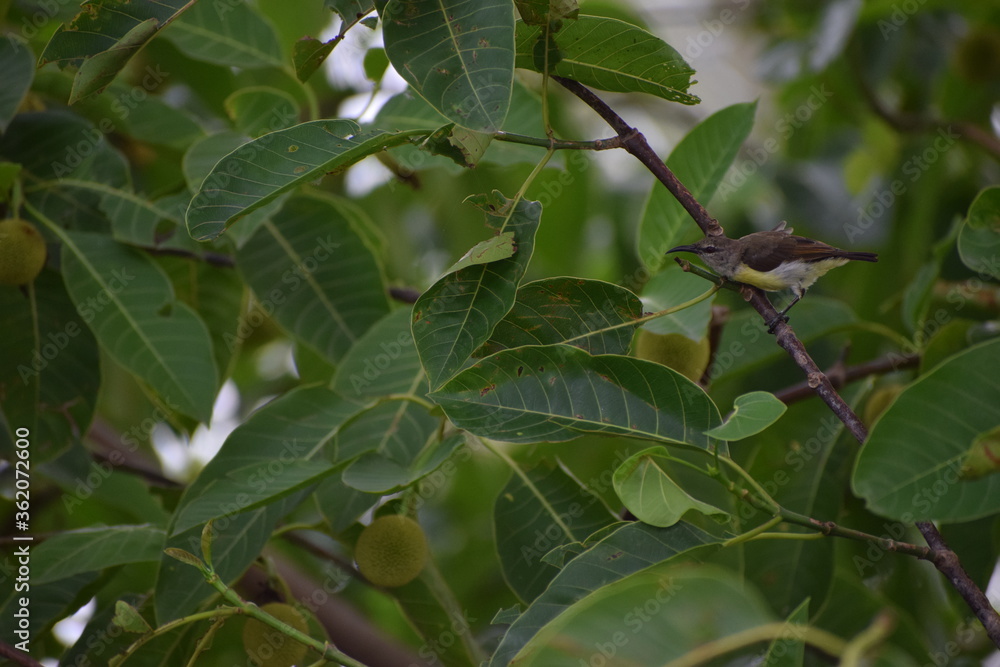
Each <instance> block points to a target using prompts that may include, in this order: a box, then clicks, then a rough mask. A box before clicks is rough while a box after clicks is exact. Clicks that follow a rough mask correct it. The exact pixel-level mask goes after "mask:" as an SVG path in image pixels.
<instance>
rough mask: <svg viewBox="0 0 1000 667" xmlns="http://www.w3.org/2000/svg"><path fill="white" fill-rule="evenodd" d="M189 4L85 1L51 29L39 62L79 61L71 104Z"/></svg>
mask: <svg viewBox="0 0 1000 667" xmlns="http://www.w3.org/2000/svg"><path fill="white" fill-rule="evenodd" d="M192 4H195V3H193V2H189V1H188V0H161V1H160V2H127V1H126V0H93V1H92V2H86V3H84V4H83V5H82V9H83V11H81V12H80V13H79V14H78V15H77V16H76V18H74V19H73V21H72V22H71V23H69V24H66V25H61V26H59V28H57V29H56V31H55V33H54V34H53V35H52V38H51V39H50V40H49V43H48V44H46V46H45V50H44V51H43V52H42V55H41V57H40V58H39V65H44V64H46V63H49V62H57V63H59V65H60V67H65V66H66V65H69V64H73V65H77V66H79V68H80V69H79V70H78V71H77V73H76V77H75V78H74V80H73V90H72V92H71V93H70V97H69V102H70V104H72V103H74V102H76V101H78V100H80V99H83V98H84V97H88V96H90V95H93V94H94V93H98V92H100V91H101V90H103V89H104V88H105V87H107V86H108V85H109V84H110V83H111V82H112V81H113V80H114V78H115V77H116V76H117V75H118V72H120V71H121V70H122V69H123V68H124V67H125V66H126V65H127V64H128V62H129V61H130V60H131V59H132V56H134V55H135V54H136V53H138V51H139V49H141V48H142V47H143V46H145V45H146V43H147V42H149V40H151V39H152V38H153V37H155V36H156V35H157V33H158V32H159V31H160V30H161V29H163V28H164V27H166V26H167V24H169V23H170V22H171V21H173V20H174V19H176V18H178V17H179V16H180V15H181V13H182V12H184V11H186V10H188V9H189V8H190V6H191V5H192ZM201 4H206V3H201ZM157 72H158V70H157ZM157 76H158V77H159V81H162V80H163V79H162V76H160V75H159V74H157ZM159 81H157V83H159Z"/></svg>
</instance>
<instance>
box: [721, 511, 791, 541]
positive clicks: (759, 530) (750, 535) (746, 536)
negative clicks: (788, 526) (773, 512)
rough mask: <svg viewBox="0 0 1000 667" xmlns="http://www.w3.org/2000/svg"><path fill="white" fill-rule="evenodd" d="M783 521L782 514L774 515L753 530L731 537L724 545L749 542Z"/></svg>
mask: <svg viewBox="0 0 1000 667" xmlns="http://www.w3.org/2000/svg"><path fill="white" fill-rule="evenodd" d="M781 522H782V518H781V517H780V516H773V517H771V518H770V519H768V520H767V521H765V522H764V523H762V524H760V525H759V526H757V527H756V528H754V529H753V530H748V531H747V532H745V533H742V534H740V535H737V536H736V537H731V538H729V539H728V540H726V541H725V542H723V543H722V546H723V547H731V546H734V545H737V544H741V543H742V542H749V541H750V540H752V539H754V538H755V537H757V536H758V535H762V534H764V533H766V532H767V531H768V530H770V529H771V528H774V527H775V526H777V525H778V524H779V523H781Z"/></svg>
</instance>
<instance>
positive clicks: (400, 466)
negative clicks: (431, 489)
mask: <svg viewBox="0 0 1000 667" xmlns="http://www.w3.org/2000/svg"><path fill="white" fill-rule="evenodd" d="M434 421H435V422H436V420H434ZM436 425H437V424H436V423H435V426H436ZM394 426H395V424H394ZM464 445H465V436H464V435H461V434H456V435H453V436H451V437H449V438H445V439H444V440H440V439H439V438H437V437H435V438H433V439H432V440H431V442H430V443H427V446H425V447H422V448H421V449H419V450H417V451H416V452H404V454H407V455H409V458H410V459H411V460H410V461H405V460H404V461H402V462H400V461H398V460H397V458H396V457H398V456H399V455H398V454H392V453H391V452H390V453H389V455H387V454H384V453H376V452H368V453H366V454H362V455H361V456H359V457H358V458H357V459H355V460H354V461H353V462H352V463H351V464H350V465H348V466H347V468H346V469H345V470H344V475H343V477H342V479H343V481H344V484H347V485H348V486H350V487H352V488H354V489H357V490H358V491H364V492H366V493H378V494H388V493H398V492H400V491H402V490H403V489H405V488H406V487H408V486H412V485H413V484H415V483H417V482H419V481H420V480H421V479H423V478H424V477H426V476H428V475H430V474H431V473H433V472H434V471H435V470H437V469H438V468H440V467H441V466H442V465H444V463H445V461H447V460H448V459H449V458H450V457H451V456H452V455H453V454H454V453H455V452H456V451H458V450H459V449H460V448H461V447H463V446H464ZM400 458H402V457H400Z"/></svg>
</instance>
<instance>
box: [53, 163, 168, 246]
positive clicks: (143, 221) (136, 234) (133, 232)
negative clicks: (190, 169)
mask: <svg viewBox="0 0 1000 667" xmlns="http://www.w3.org/2000/svg"><path fill="white" fill-rule="evenodd" d="M59 187H69V188H80V189H81V190H89V191H91V192H96V193H98V194H99V195H100V196H101V203H100V208H101V211H103V212H104V214H105V215H107V216H108V219H109V220H111V235H112V236H113V237H114V238H115V240H117V241H121V242H122V243H129V244H132V245H142V246H154V245H156V240H157V239H156V232H157V227H158V226H159V225H160V223H162V222H164V221H168V222H171V223H173V224H175V225H183V224H184V220H183V217H182V216H183V210H180V211H178V210H176V209H172V208H166V207H163V206H161V205H159V204H157V203H156V202H152V201H149V200H148V199H146V198H145V197H142V196H140V195H137V194H135V193H132V192H128V191H126V190H120V189H118V188H113V187H111V186H109V185H104V184H103V183H97V182H94V181H87V180H81V179H78V178H62V179H59Z"/></svg>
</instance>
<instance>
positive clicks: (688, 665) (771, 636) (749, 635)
mask: <svg viewBox="0 0 1000 667" xmlns="http://www.w3.org/2000/svg"><path fill="white" fill-rule="evenodd" d="M776 639H782V640H785V641H801V642H803V643H805V644H809V645H810V646H813V647H815V648H817V649H819V650H820V651H822V652H823V653H826V654H827V655H831V656H834V657H837V656H840V655H842V654H843V653H844V651H845V650H846V648H847V646H848V643H847V642H845V641H844V640H843V639H841V638H840V637H838V636H837V635H835V634H833V633H831V632H827V631H826V630H820V629H819V628H814V627H812V626H808V625H798V624H796V623H786V622H783V621H776V622H774V623H765V624H764V625H758V626H757V627H756V628H748V629H747V630H743V631H741V632H736V633H733V634H731V635H727V636H725V637H720V638H718V639H715V640H712V641H710V642H706V643H704V644H702V645H701V646H698V647H697V648H695V649H692V650H691V651H688V652H687V653H685V654H684V655H683V656H681V657H679V658H677V659H676V660H671V661H670V662H668V663H666V664H665V665H663V667H696V666H697V665H702V664H705V663H706V662H709V661H711V660H714V659H716V658H720V657H722V656H724V655H726V654H727V653H732V652H733V651H738V650H740V649H743V648H746V647H748V646H753V645H754V644H758V643H760V642H765V641H774V640H776Z"/></svg>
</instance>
